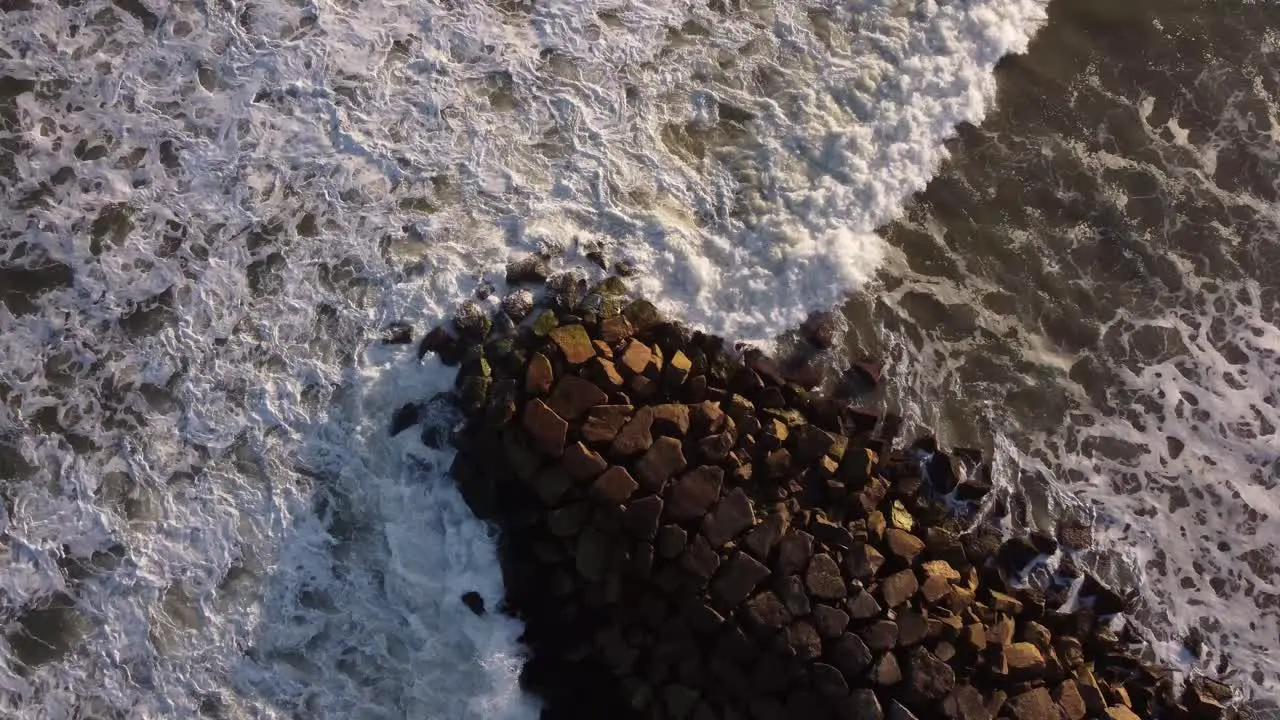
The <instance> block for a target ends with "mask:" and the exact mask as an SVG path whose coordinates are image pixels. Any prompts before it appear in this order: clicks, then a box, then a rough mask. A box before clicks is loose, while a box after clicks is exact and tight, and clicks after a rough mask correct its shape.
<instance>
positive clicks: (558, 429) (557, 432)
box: [523, 400, 569, 457]
mask: <svg viewBox="0 0 1280 720" xmlns="http://www.w3.org/2000/svg"><path fill="white" fill-rule="evenodd" d="M523 425H524V429H525V431H526V432H528V433H529V436H530V437H531V438H533V444H534V447H536V448H537V449H538V451H539V452H541V453H543V454H544V455H549V456H551V457H560V456H561V455H562V454H564V442H565V436H566V435H567V434H568V432H569V423H567V422H565V421H564V419H563V418H561V417H560V416H559V415H557V414H556V413H555V412H554V411H553V410H552V409H551V408H550V407H547V405H546V403H544V402H542V401H541V400H533V401H531V402H530V403H528V404H527V405H525V406H524V418H523Z"/></svg>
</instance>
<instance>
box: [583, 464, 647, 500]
mask: <svg viewBox="0 0 1280 720" xmlns="http://www.w3.org/2000/svg"><path fill="white" fill-rule="evenodd" d="M639 487H640V484H639V483H637V482H636V481H635V480H634V479H632V477H631V473H629V472H627V469H626V468H624V467H621V466H618V465H614V466H613V467H611V468H609V469H608V470H606V471H605V472H604V474H603V475H601V476H600V477H598V478H596V481H595V483H593V484H592V485H591V498H592V499H593V500H595V501H596V502H598V503H601V504H603V505H621V504H622V503H624V502H626V501H627V499H628V498H630V497H631V494H632V493H634V492H635V491H636V490H637V489H638V488H639Z"/></svg>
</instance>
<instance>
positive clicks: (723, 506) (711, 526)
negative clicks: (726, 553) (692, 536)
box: [702, 488, 755, 548]
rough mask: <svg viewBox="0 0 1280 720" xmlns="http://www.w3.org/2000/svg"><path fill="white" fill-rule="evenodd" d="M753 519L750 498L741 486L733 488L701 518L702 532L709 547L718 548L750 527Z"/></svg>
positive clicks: (753, 511)
mask: <svg viewBox="0 0 1280 720" xmlns="http://www.w3.org/2000/svg"><path fill="white" fill-rule="evenodd" d="M754 521H755V510H754V508H753V507H752V504H751V500H750V499H748V498H747V494H746V493H744V492H743V491H742V489H741V488H734V489H733V490H730V491H729V493H728V494H726V495H725V496H724V498H723V499H721V500H720V502H718V503H716V506H715V507H714V508H712V509H711V512H710V513H707V516H706V517H705V518H703V521H702V534H703V535H705V536H706V538H707V541H708V542H710V543H711V547H714V548H720V547H723V546H724V544H725V543H727V542H729V541H730V540H733V539H734V538H736V537H737V536H738V535H739V534H740V533H742V532H743V531H744V530H746V529H747V528H749V527H751V525H752V523H753V522H754Z"/></svg>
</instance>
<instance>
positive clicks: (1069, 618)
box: [396, 263, 1231, 720]
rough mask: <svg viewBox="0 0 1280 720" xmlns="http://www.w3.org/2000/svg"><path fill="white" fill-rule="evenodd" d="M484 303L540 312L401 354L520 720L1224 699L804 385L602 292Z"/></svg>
mask: <svg viewBox="0 0 1280 720" xmlns="http://www.w3.org/2000/svg"><path fill="white" fill-rule="evenodd" d="M530 268H533V269H532V270H531V269H530ZM535 270H536V272H535ZM508 275H509V277H511V278H514V279H516V280H521V281H528V282H534V283H538V284H539V286H538V288H537V289H536V292H530V291H529V290H528V289H520V290H516V291H514V292H512V293H511V295H510V296H509V297H507V298H504V299H503V300H502V302H501V303H500V304H499V307H500V308H501V309H500V310H498V311H497V312H496V313H494V314H492V315H490V314H487V313H485V312H483V311H481V309H480V308H479V306H477V305H476V304H472V303H468V304H467V305H465V306H464V307H462V308H461V309H460V310H459V312H458V316H457V318H456V319H455V322H454V323H453V324H452V325H450V326H448V327H441V328H437V329H435V330H433V331H432V332H430V333H428V334H427V336H426V337H425V339H424V340H423V341H422V345H421V348H420V354H422V355H426V354H427V353H436V354H438V355H439V356H440V358H441V359H442V360H444V361H445V362H446V363H448V364H451V365H457V366H458V367H459V374H458V381H457V390H456V392H455V393H454V394H453V395H452V398H451V399H452V401H453V402H455V403H456V404H457V406H458V407H459V408H461V410H462V412H463V414H464V415H465V418H466V419H465V421H464V422H463V423H462V424H460V425H459V427H458V428H457V429H456V430H455V431H454V433H453V435H452V438H451V439H452V442H453V443H454V444H455V445H456V447H457V448H458V454H457V456H456V461H455V463H454V465H453V467H452V469H451V474H452V476H453V477H454V478H455V480H456V482H457V483H458V485H459V487H460V489H461V491H462V492H463V494H464V496H465V497H466V499H467V501H468V503H469V504H470V505H471V507H472V508H473V509H474V511H475V512H476V513H477V514H478V515H479V516H481V517H483V518H486V519H488V520H490V521H491V522H493V523H495V524H496V525H497V526H498V528H499V530H500V532H501V537H502V558H503V563H504V574H505V579H506V587H507V598H506V599H505V604H504V607H503V608H502V610H503V611H506V612H510V613H512V614H514V615H516V616H518V617H520V618H521V619H523V620H524V622H525V623H526V628H527V630H526V635H525V642H526V643H527V645H528V647H529V648H530V652H531V655H532V659H531V661H530V662H529V663H528V665H527V667H526V671H525V681H526V685H527V686H528V687H530V688H531V689H533V690H534V691H536V692H539V693H541V694H542V695H543V696H544V697H545V698H546V700H547V707H546V711H545V713H544V717H548V718H601V717H610V718H646V719H649V718H651V719H655V720H656V719H660V718H662V719H667V718H669V719H671V720H686V719H687V720H712V719H714V718H725V719H730V718H738V719H742V720H748V719H750V720H774V719H779V720H780V719H783V718H803V719H805V720H822V719H824V718H831V719H833V720H834V719H840V720H853V719H857V720H878V719H880V718H896V719H898V720H906V719H908V718H921V719H925V720H928V719H930V718H948V719H949V720H988V719H993V718H1014V719H1015V720H1084V719H1085V718H1101V719H1109V720H1129V719H1131V718H1157V717H1168V718H1189V719H1195V720H1217V719H1219V718H1223V717H1228V716H1230V713H1231V711H1230V710H1229V709H1228V707H1227V706H1228V701H1229V699H1230V692H1229V691H1228V690H1227V689H1226V688H1225V687H1223V686H1220V685H1217V684H1216V683H1212V682H1209V681H1205V680H1198V681H1195V682H1192V683H1183V684H1179V685H1177V686H1176V687H1175V683H1174V681H1173V680H1172V679H1171V675H1170V674H1169V673H1167V672H1165V671H1163V670H1161V669H1159V668H1155V667H1152V666H1150V665H1147V664H1145V663H1143V662H1142V661H1141V660H1140V659H1139V652H1140V650H1141V646H1140V644H1138V643H1137V642H1136V641H1135V639H1134V638H1133V637H1131V636H1130V635H1129V634H1128V633H1127V632H1126V631H1125V630H1123V628H1122V629H1121V630H1120V631H1119V632H1117V631H1115V630H1114V629H1113V628H1114V627H1115V624H1114V623H1112V622H1109V620H1111V619H1113V616H1115V615H1116V614H1117V613H1121V612H1122V611H1123V610H1124V598H1122V597H1120V596H1118V595H1116V594H1115V593H1113V592H1111V591H1109V590H1108V589H1106V588H1105V587H1104V586H1103V585H1102V584H1101V583H1099V582H1097V581H1095V580H1094V579H1092V578H1090V577H1088V576H1086V575H1084V574H1083V573H1082V572H1080V571H1079V570H1078V569H1076V568H1075V566H1074V565H1073V563H1072V562H1071V560H1070V556H1069V555H1066V556H1063V559H1062V561H1061V562H1059V563H1058V564H1057V567H1056V569H1055V570H1054V571H1052V572H1050V571H1049V570H1048V569H1047V568H1046V567H1044V566H1043V564H1042V563H1043V559H1044V557H1045V555H1046V553H1048V554H1054V553H1057V551H1058V548H1057V543H1056V541H1055V540H1054V539H1053V538H1048V537H1040V536H1036V537H1028V538H1012V539H1005V538H1003V537H1002V536H1001V534H1000V533H999V532H996V531H995V530H993V529H991V528H989V527H983V526H979V527H968V526H967V525H966V524H964V523H963V520H962V515H963V508H964V507H965V504H966V503H972V502H974V501H977V500H980V499H981V498H982V497H983V496H984V495H985V494H987V493H988V492H989V491H990V489H991V482H990V475H989V472H990V468H989V466H988V465H986V464H985V463H984V462H983V459H982V457H981V456H980V454H979V453H976V452H973V451H964V450H956V451H953V452H950V453H948V452H944V451H943V450H942V449H940V448H939V447H938V446H937V444H936V442H934V441H933V440H932V439H931V438H919V439H916V440H915V441H913V442H910V443H906V444H901V443H897V444H896V443H895V441H896V440H897V438H895V437H894V435H895V433H896V425H897V423H896V422H893V420H892V419H891V418H888V419H881V418H879V417H877V416H876V415H874V414H872V413H871V412H869V411H867V410H864V409H861V408H858V407H855V406H852V405H851V404H850V403H849V402H848V401H846V400H839V399H836V398H835V397H833V396H831V395H826V394H822V393H820V392H818V391H816V390H815V387H816V386H817V385H818V384H819V383H820V382H821V381H822V379H823V378H822V373H821V372H818V371H817V370H815V366H814V365H813V363H809V362H805V361H800V362H790V361H778V360H775V359H773V358H770V357H767V356H765V355H763V354H761V353H757V352H751V351H746V352H735V351H734V350H732V349H731V348H727V347H726V346H725V345H724V343H723V342H722V341H721V340H720V339H718V338H715V337H709V336H706V335H703V334H701V333H697V332H691V331H689V330H688V329H687V328H685V327H682V326H681V325H679V324H676V323H671V322H666V321H664V320H663V319H662V318H661V317H660V315H659V313H658V312H657V311H656V309H655V308H654V306H653V305H651V304H650V303H648V302H646V301H644V300H638V299H628V298H627V297H626V295H625V292H626V290H625V287H624V286H623V284H622V282H621V281H620V280H619V279H617V278H610V279H609V280H606V281H605V282H603V283H600V284H598V285H596V286H594V287H588V286H587V284H586V283H585V282H584V281H583V280H582V279H581V278H579V277H575V276H572V275H561V276H554V275H553V276H550V277H549V278H548V277H547V276H548V274H547V273H546V272H545V268H543V267H542V266H541V265H537V264H536V263H526V264H525V265H518V264H517V265H514V266H513V268H512V272H510V273H508ZM802 333H804V334H806V335H809V336H812V339H811V343H812V345H813V346H817V347H821V346H823V345H829V344H830V343H831V333H830V329H829V327H827V328H823V327H822V323H821V320H820V319H818V320H815V321H811V322H810V323H806V326H805V328H802ZM878 375H879V370H878V368H875V367H873V366H866V365H864V366H860V367H858V368H855V369H854V372H853V378H854V381H856V382H858V383H861V384H862V385H864V386H865V385H866V384H868V383H875V382H876V381H877V380H878ZM409 415H416V413H414V412H413V411H412V409H409V410H402V413H398V416H400V417H398V419H397V420H396V423H397V426H398V427H400V429H403V427H402V426H403V423H404V419H405V417H407V416H409ZM428 433H429V434H430V437H428V436H426V435H424V441H428V442H431V443H433V444H439V443H440V442H441V438H440V436H439V431H438V430H437V429H432V430H429V431H428ZM1029 571H1033V572H1031V573H1030V575H1031V576H1033V577H1034V578H1038V579H1039V581H1038V582H1026V581H1025V578H1027V577H1028V572H1029ZM475 602H476V598H470V599H469V602H468V606H470V607H473V609H475V610H476V611H477V612H483V609H482V605H481V606H480V607H479V608H477V607H476V605H475Z"/></svg>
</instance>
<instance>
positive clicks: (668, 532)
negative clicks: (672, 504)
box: [654, 525, 689, 559]
mask: <svg viewBox="0 0 1280 720" xmlns="http://www.w3.org/2000/svg"><path fill="white" fill-rule="evenodd" d="M688 540H689V534H688V533H687V532H685V530H684V528H682V527H680V526H679V525H663V526H662V527H661V528H659V529H658V537H657V539H656V540H655V541H654V548H655V549H656V550H657V551H658V557H662V558H667V559H671V558H674V557H676V556H677V555H679V554H680V553H681V552H684V546H685V544H686V543H687V542H688Z"/></svg>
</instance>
